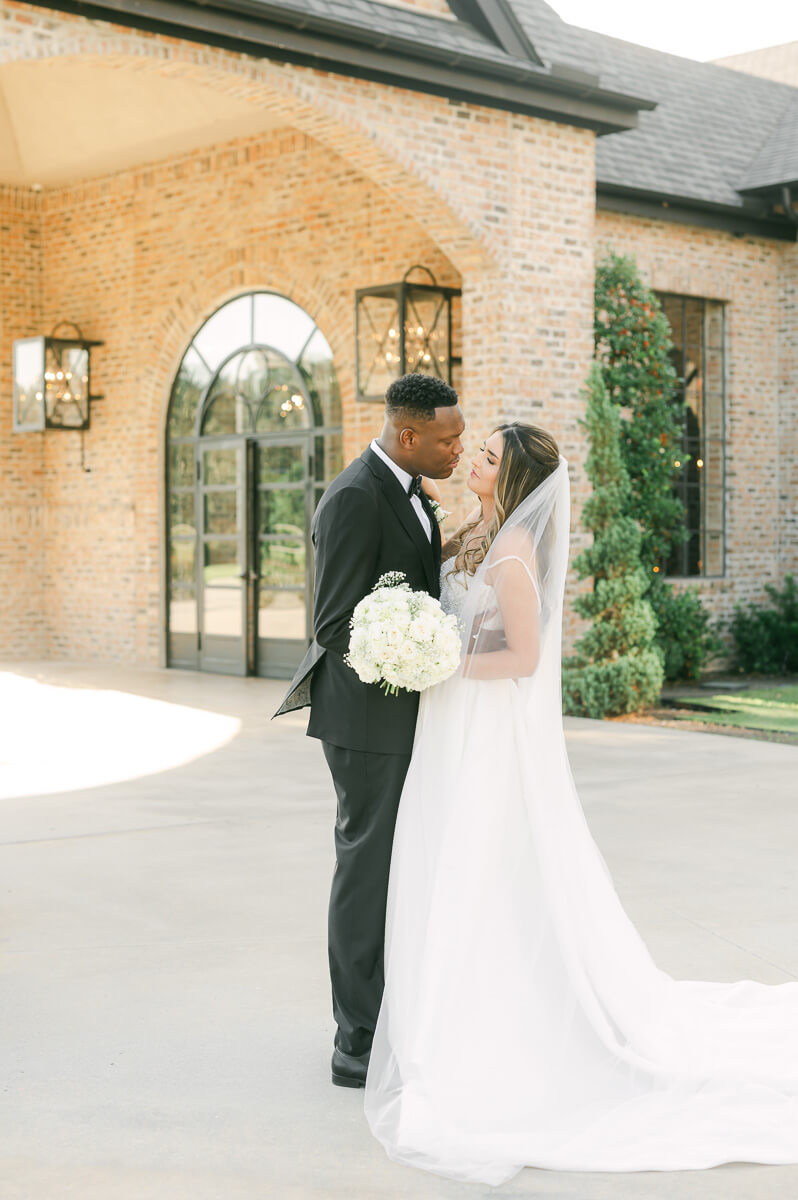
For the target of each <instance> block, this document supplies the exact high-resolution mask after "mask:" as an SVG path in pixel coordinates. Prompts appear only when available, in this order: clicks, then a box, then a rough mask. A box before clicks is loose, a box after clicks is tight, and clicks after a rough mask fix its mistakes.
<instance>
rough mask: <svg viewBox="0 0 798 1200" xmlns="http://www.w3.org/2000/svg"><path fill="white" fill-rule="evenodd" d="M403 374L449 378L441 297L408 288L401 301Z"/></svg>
mask: <svg viewBox="0 0 798 1200" xmlns="http://www.w3.org/2000/svg"><path fill="white" fill-rule="evenodd" d="M405 370H406V371H419V372H421V373H422V374H424V375H437V376H438V378H440V379H445V380H447V381H448V378H449V306H448V300H447V297H446V295H445V293H441V292H436V291H432V290H429V289H427V288H415V287H412V286H409V287H408V288H407V292H406V299H405Z"/></svg>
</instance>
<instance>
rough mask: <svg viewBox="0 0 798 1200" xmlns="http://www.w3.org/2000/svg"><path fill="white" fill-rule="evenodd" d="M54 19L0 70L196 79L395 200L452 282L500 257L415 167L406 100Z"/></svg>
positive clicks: (13, 47) (377, 89)
mask: <svg viewBox="0 0 798 1200" xmlns="http://www.w3.org/2000/svg"><path fill="white" fill-rule="evenodd" d="M59 16H60V18H61V19H62V23H63V26H64V28H63V30H62V31H61V35H60V36H58V37H52V36H50V37H48V38H46V39H41V40H35V39H33V38H31V39H26V40H24V41H22V40H21V39H20V40H18V41H17V40H14V39H9V41H8V42H7V43H6V45H5V46H4V47H3V48H2V49H0V63H2V62H11V61H17V62H19V61H26V60H39V61H42V62H43V63H44V62H46V61H47V60H48V59H53V58H55V57H57V58H58V59H59V61H68V60H70V59H72V60H74V61H76V62H80V63H81V64H83V65H87V64H89V63H90V62H92V61H95V62H96V63H98V64H102V65H105V66H113V67H116V68H118V69H120V70H125V71H138V72H140V73H148V72H157V73H159V74H161V75H163V76H167V77H168V76H172V77H174V78H181V79H186V80H191V81H196V82H198V83H201V84H202V85H203V86H205V87H211V88H213V89H215V90H218V91H221V92H224V93H226V94H227V95H230V96H234V97H236V98H237V99H239V100H243V101H245V102H246V103H248V104H252V105H253V106H258V105H260V106H262V107H266V108H268V109H269V111H270V112H272V113H278V114H284V116H285V120H286V125H289V126H291V127H293V128H296V129H298V130H300V131H301V132H303V133H305V134H307V135H308V136H309V137H312V138H314V139H315V140H317V141H319V142H322V143H323V144H325V145H327V146H328V147H329V148H330V149H331V150H332V151H334V152H335V153H336V154H338V155H339V156H340V157H341V158H343V159H344V160H345V161H346V162H348V163H351V164H352V166H353V167H354V168H355V169H357V170H359V171H360V172H361V173H362V174H363V175H365V176H367V177H368V178H370V179H371V180H372V181H373V182H375V183H377V184H378V185H379V186H380V187H382V188H384V189H386V190H387V191H388V192H390V194H391V195H392V196H394V197H396V198H397V199H398V200H399V202H400V203H401V204H402V205H403V207H404V208H405V209H406V211H407V212H408V213H410V214H411V215H412V216H413V217H414V219H415V220H417V221H418V222H419V224H421V225H422V226H423V227H424V228H425V229H426V230H427V231H428V233H429V235H430V237H431V238H432V239H433V240H434V241H435V242H437V244H438V245H439V246H440V248H441V250H442V251H443V252H444V254H445V255H446V256H447V258H449V260H450V261H451V262H452V264H453V265H454V266H455V267H456V269H457V270H458V271H459V273H460V274H461V275H464V274H466V273H467V272H469V271H472V270H477V269H484V268H486V267H490V266H491V265H493V264H495V262H496V260H498V259H499V258H500V257H501V255H502V247H501V246H500V244H499V243H498V242H497V240H496V237H495V234H493V233H492V232H491V231H490V230H489V229H486V228H480V227H479V225H478V223H477V222H476V221H475V220H474V219H473V218H472V217H470V216H469V214H468V213H467V212H466V211H465V209H464V207H463V206H462V205H461V204H460V203H459V201H458V197H457V186H458V174H457V171H456V170H454V171H452V172H451V173H450V186H449V187H448V188H447V187H444V186H443V185H442V184H441V181H440V177H439V171H438V169H437V168H438V167H439V166H440V164H439V162H437V161H436V160H433V161H431V162H430V163H429V164H428V165H426V166H425V165H424V163H423V162H420V161H419V141H420V136H419V132H418V128H417V127H416V126H413V128H410V127H408V129H405V128H404V127H403V126H401V125H397V124H396V123H395V114H396V111H397V108H398V107H399V105H402V106H403V109H404V111H405V112H407V111H408V106H409V105H411V104H413V103H418V99H419V98H418V97H417V95H416V94H415V93H409V92H407V91H406V90H404V89H401V88H394V87H389V86H387V85H381V84H369V83H367V82H365V81H362V80H356V79H348V78H346V77H345V76H333V75H331V74H330V73H329V72H323V71H316V70H313V69H310V68H306V67H297V66H293V65H291V64H284V63H275V62H272V61H270V60H268V59H254V58H250V57H248V56H245V55H237V54H233V53H230V52H228V51H225V50H221V49H217V48H214V47H210V46H200V45H196V44H194V43H191V42H183V41H179V40H172V39H170V40H167V39H166V38H163V37H160V36H158V35H150V34H144V33H140V32H138V31H136V30H122V29H119V28H118V27H114V29H113V32H111V27H107V26H106V27H104V28H103V29H98V28H97V27H96V26H94V25H90V24H88V23H87V22H86V21H85V20H84V19H83V18H80V17H71V16H67V15H66V14H59ZM106 31H107V32H106ZM420 99H421V100H423V101H431V102H432V103H433V104H434V105H436V106H437V105H445V104H446V101H445V100H442V99H440V98H438V97H426V96H425V97H422V98H420ZM410 115H412V114H410ZM426 119H428V120H429V114H428V113H427V114H426ZM408 125H409V126H410V125H412V122H409V123H408ZM431 130H435V126H434V125H433V126H431Z"/></svg>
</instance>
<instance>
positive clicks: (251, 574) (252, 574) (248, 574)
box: [238, 571, 260, 583]
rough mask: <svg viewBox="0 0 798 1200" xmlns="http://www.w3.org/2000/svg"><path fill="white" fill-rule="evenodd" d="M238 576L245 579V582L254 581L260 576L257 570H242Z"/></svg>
mask: <svg viewBox="0 0 798 1200" xmlns="http://www.w3.org/2000/svg"><path fill="white" fill-rule="evenodd" d="M238 578H239V579H246V581H247V583H256V582H257V581H258V579H259V578H260V576H259V575H258V572H257V571H242V572H241V574H240V575H239V577H238Z"/></svg>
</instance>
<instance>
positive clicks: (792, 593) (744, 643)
mask: <svg viewBox="0 0 798 1200" xmlns="http://www.w3.org/2000/svg"><path fill="white" fill-rule="evenodd" d="M765 591H766V592H767V595H768V598H769V599H770V601H771V604H772V607H765V606H763V605H761V604H748V605H745V606H744V605H741V604H738V605H736V606H735V609H734V616H733V617H732V618H731V620H730V621H729V622H728V628H729V629H730V630H731V635H732V639H733V641H734V655H735V666H736V667H737V668H738V669H739V670H740V671H744V672H745V673H746V674H762V675H791V674H793V673H794V672H796V671H798V585H796V582H795V577H794V576H792V575H788V576H787V577H786V579H785V580H784V587H783V588H782V589H781V590H779V589H778V588H777V587H774V586H773V584H770V583H768V584H765Z"/></svg>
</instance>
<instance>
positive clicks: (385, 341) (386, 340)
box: [357, 294, 402, 400]
mask: <svg viewBox="0 0 798 1200" xmlns="http://www.w3.org/2000/svg"><path fill="white" fill-rule="evenodd" d="M400 333H401V323H400V317H399V302H398V298H397V296H396V294H389V295H381V296H373V295H362V296H359V297H358V325H357V355H358V358H357V361H358V380H357V386H358V395H359V396H360V398H361V399H362V400H382V399H383V398H384V396H385V392H386V390H387V388H388V387H389V385H390V384H391V383H393V381H394V379H398V378H399V376H400V375H401V374H402V352H401V337H400Z"/></svg>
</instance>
